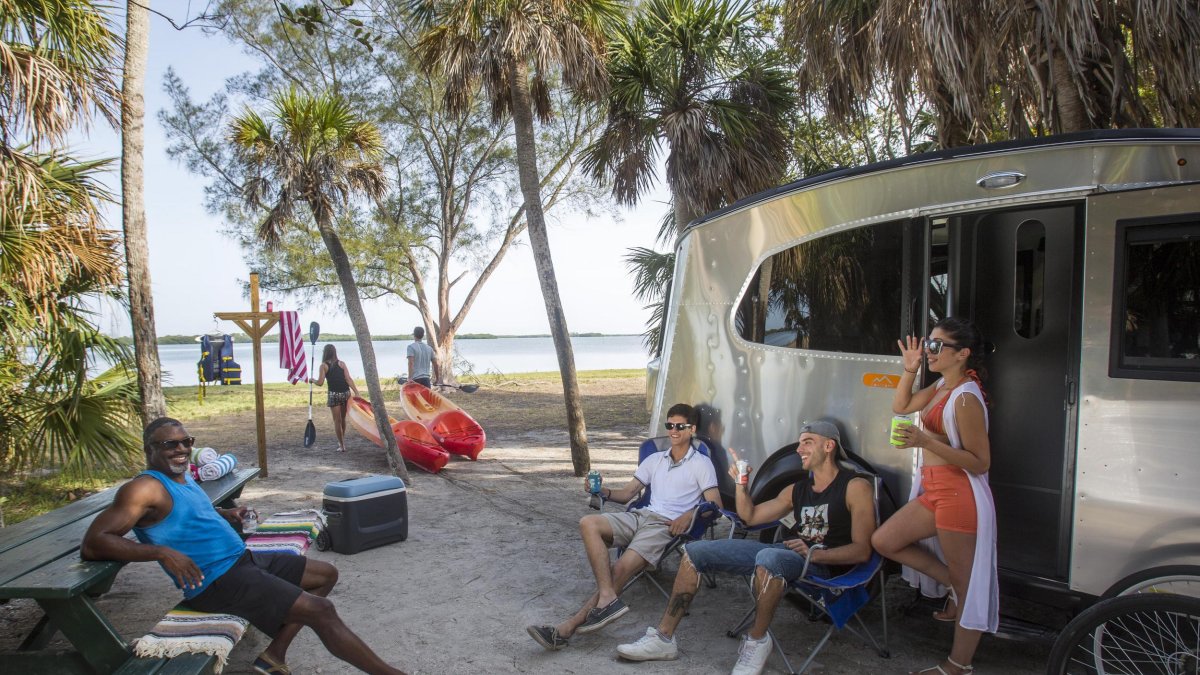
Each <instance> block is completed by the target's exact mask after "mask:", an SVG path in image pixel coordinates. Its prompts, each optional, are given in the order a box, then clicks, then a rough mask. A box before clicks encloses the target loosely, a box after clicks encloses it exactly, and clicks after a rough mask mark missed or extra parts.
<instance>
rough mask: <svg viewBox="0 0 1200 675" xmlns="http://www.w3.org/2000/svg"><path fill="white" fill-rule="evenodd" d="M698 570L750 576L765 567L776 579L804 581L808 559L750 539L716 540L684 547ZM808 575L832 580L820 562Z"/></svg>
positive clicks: (773, 545)
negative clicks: (756, 568) (805, 564)
mask: <svg viewBox="0 0 1200 675" xmlns="http://www.w3.org/2000/svg"><path fill="white" fill-rule="evenodd" d="M683 549H684V551H685V552H686V553H687V557H688V559H689V560H691V561H692V566H693V567H695V568H696V571H698V572H700V573H702V574H704V573H712V572H724V573H726V574H737V575H741V576H750V575H751V574H754V568H755V567H762V568H763V569H765V570H766V571H767V574H768V575H770V576H772V577H782V578H783V579H785V580H786V581H788V582H791V581H795V580H796V579H799V578H800V573H801V572H803V571H804V556H802V555H800V554H799V553H796V552H795V551H793V550H791V549H790V548H788V547H787V545H786V544H782V543H779V544H764V543H762V542H758V541H750V540H747V539H716V540H711V539H710V540H704V541H693V542H691V543H689V544H687V545H685V546H684V547H683ZM808 575H809V576H817V577H828V575H829V568H828V567H826V566H825V565H821V564H820V563H813V564H811V565H809V566H808Z"/></svg>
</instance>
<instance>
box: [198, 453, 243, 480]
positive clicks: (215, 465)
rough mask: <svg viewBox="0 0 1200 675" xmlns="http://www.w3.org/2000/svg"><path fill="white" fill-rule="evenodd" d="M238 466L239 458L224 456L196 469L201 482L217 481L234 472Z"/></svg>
mask: <svg viewBox="0 0 1200 675" xmlns="http://www.w3.org/2000/svg"><path fill="white" fill-rule="evenodd" d="M236 466H237V457H234V456H233V455H230V454H224V455H221V456H220V457H218V458H216V459H215V460H213V461H211V462H209V463H208V464H202V465H200V467H199V468H197V469H196V473H197V474H198V475H199V476H200V480H216V479H218V478H220V477H221V476H224V475H225V474H227V473H229V472H230V471H233V469H234V467H236Z"/></svg>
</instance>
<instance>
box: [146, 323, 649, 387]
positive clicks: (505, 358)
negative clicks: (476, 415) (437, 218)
mask: <svg viewBox="0 0 1200 675" xmlns="http://www.w3.org/2000/svg"><path fill="white" fill-rule="evenodd" d="M307 342H308V341H307V340H305V347H306V349H305V351H306V352H307V353H308V354H309V356H310V359H311V356H312V345H309V344H307ZM325 344H326V343H325V342H324V341H319V342H318V343H317V358H318V359H320V357H321V350H323V349H324V348H325ZM332 344H333V345H334V346H335V347H337V353H338V358H340V359H341V360H343V361H345V362H346V365H347V366H348V367H349V368H350V373H351V374H352V375H353V376H354V377H356V378H361V377H362V376H363V367H362V359H361V357H360V355H359V351H358V343H356V342H334V343H332ZM408 344H409V343H408V342H401V341H387V342H376V343H375V361H376V363H377V365H378V367H379V376H380V377H381V378H385V379H388V378H393V377H395V376H396V375H398V374H400V373H407V372H408V362H407V360H406V359H407V353H406V348H407V347H408ZM571 346H572V348H573V349H574V351H575V368H576V369H577V370H611V369H617V368H644V367H645V366H646V362H647V361H649V357H648V356H647V355H646V349H645V347H643V346H642V338H641V336H638V335H617V336H606V337H576V338H571ZM454 348H455V350H456V351H457V352H458V359H459V361H460V362H461V361H463V360H465V361H467V362H469V363H470V365H471V367H472V368H473V369H474V371H475V373H476V374H479V375H483V374H485V373H492V372H495V373H528V372H538V371H555V372H557V371H558V358H557V357H556V356H555V354H554V342H553V340H551V339H550V338H548V337H545V338H540V337H534V338H495V339H490V340H456V341H455V342H454ZM158 357H159V359H160V360H161V361H162V367H163V371H164V379H166V385H167V386H179V385H190V384H196V381H197V377H196V362H197V361H199V360H200V343H196V344H190V345H159V347H158ZM262 357H263V382H286V381H287V371H286V370H284V369H282V368H280V367H279V345H278V343H274V344H264V345H263V346H262ZM233 360H234V361H237V362H238V363H239V364H240V365H241V366H242V382H243V383H246V384H249V383H252V382H254V350H253V348H252V347H251V345H250V343H249V342H235V343H234V344H233ZM459 371H460V372H461V368H460V369H459Z"/></svg>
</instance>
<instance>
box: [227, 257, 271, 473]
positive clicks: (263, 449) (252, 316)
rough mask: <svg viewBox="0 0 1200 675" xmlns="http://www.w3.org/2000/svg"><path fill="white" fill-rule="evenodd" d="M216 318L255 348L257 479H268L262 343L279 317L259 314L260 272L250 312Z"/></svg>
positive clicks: (253, 276)
mask: <svg viewBox="0 0 1200 675" xmlns="http://www.w3.org/2000/svg"><path fill="white" fill-rule="evenodd" d="M213 316H215V317H217V318H218V319H224V320H226V321H232V322H234V323H235V324H237V327H238V328H241V329H242V332H244V333H245V334H246V335H249V336H250V340H251V342H252V343H253V344H254V421H255V427H256V429H257V432H258V467H259V469H261V472H260V473H259V475H258V476H259V478H266V477H267V475H268V474H267V426H266V416H265V414H264V412H263V377H262V339H263V336H264V335H266V334H267V333H268V332H270V330H271V329H272V328H274V327H275V324H276V323H278V322H279V313H278V312H260V311H258V272H251V273H250V311H249V312H216V313H215V314H213ZM260 322H262V323H260Z"/></svg>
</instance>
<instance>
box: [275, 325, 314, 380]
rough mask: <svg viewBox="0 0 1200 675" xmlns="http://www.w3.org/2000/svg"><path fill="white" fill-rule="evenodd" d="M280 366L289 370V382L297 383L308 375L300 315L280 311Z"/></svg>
mask: <svg viewBox="0 0 1200 675" xmlns="http://www.w3.org/2000/svg"><path fill="white" fill-rule="evenodd" d="M279 367H280V368H286V369H287V371H288V382H291V383H292V384H296V383H297V382H302V381H303V380H304V378H306V377H308V363H307V362H306V361H305V360H304V333H302V332H301V331H300V315H299V314H298V313H296V312H280V313H279Z"/></svg>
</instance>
